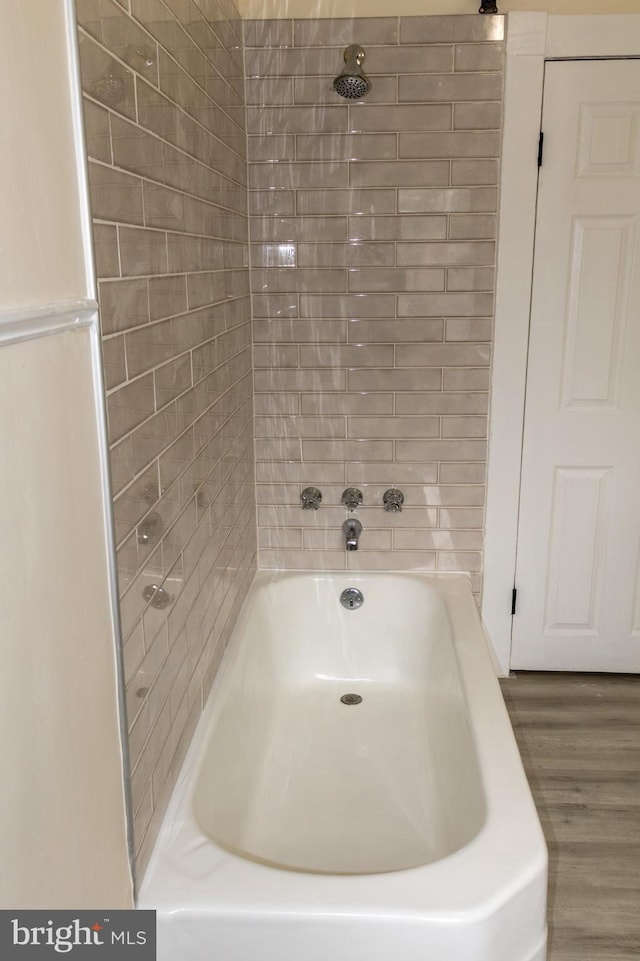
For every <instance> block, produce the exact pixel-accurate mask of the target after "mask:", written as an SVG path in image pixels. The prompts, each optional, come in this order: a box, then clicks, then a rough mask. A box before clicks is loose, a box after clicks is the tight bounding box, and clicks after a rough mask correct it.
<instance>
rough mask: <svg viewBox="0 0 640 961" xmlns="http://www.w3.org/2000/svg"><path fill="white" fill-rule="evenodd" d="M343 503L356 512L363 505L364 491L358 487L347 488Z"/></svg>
mask: <svg viewBox="0 0 640 961" xmlns="http://www.w3.org/2000/svg"><path fill="white" fill-rule="evenodd" d="M341 503H342V504H344V506H345V507H346V508H347V509H348V510H350V511H355V510H356V508H358V507H360V505H361V504H362V491H361V490H358V488H357V487H347V489H346V490H344V491H343V492H342V498H341Z"/></svg>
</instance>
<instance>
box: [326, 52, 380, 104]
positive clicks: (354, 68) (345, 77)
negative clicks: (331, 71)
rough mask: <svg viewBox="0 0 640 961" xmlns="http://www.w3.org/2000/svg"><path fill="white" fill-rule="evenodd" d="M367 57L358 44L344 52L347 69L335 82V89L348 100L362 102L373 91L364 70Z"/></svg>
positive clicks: (345, 68)
mask: <svg viewBox="0 0 640 961" xmlns="http://www.w3.org/2000/svg"><path fill="white" fill-rule="evenodd" d="M365 56H366V54H365V52H364V50H363V49H362V47H360V46H358V44H357V43H352V44H351V46H350V47H347V49H346V50H345V52H344V63H345V67H344V70H343V71H342V73H340V74H338V76H337V77H336V79H335V80H334V81H333V89H334V90H335V92H336V93H337V94H340V96H341V97H345V98H346V99H347V100H362V98H363V97H365V96H366V95H367V93H368V92H369V90H370V89H371V82H370V80H369V78H368V77H367V76H366V75H365V72H364V70H363V69H362V62H363V60H364V58H365Z"/></svg>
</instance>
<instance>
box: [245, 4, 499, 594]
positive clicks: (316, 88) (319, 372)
mask: <svg viewBox="0 0 640 961" xmlns="http://www.w3.org/2000/svg"><path fill="white" fill-rule="evenodd" d="M503 34H504V18H503V17H500V16H498V17H496V16H477V15H473V16H452V17H407V18H396V17H389V18H380V19H358V20H294V21H291V20H278V21H249V22H246V23H245V44H246V52H245V58H246V73H247V86H246V94H247V104H248V133H249V160H250V179H249V185H250V210H251V214H252V216H251V241H252V246H251V263H252V290H253V312H254V343H255V346H254V365H255V391H256V393H255V405H256V435H257V439H256V459H257V464H256V470H257V479H258V485H257V496H258V504H259V507H258V526H259V543H260V565H261V566H262V567H267V568H270V567H283V568H308V567H312V568H329V569H341V568H344V567H345V566H347V565H348V567H349V569H359V568H364V569H385V568H390V569H423V570H424V569H427V570H432V569H436V570H439V571H452V570H455V571H459V570H462V571H469V572H471V573H472V577H473V581H474V586H475V588H476V589H479V587H480V572H481V567H482V562H481V558H482V532H483V519H484V499H485V487H484V484H485V459H486V436H487V407H488V396H489V395H488V390H489V364H490V359H491V334H492V316H493V293H494V262H495V240H496V209H497V184H498V156H499V149H500V127H501V116H502V105H501V99H502V80H503V78H502V70H503V43H502V41H503ZM351 43H358V44H360V45H361V46H363V47H364V48H365V51H366V60H365V63H364V67H365V70H366V73H367V74H368V75H369V77H370V79H371V80H372V88H371V91H370V93H369V95H368V96H367V98H366V100H365V101H364V102H349V101H346V100H343V99H341V98H340V97H339V96H338V95H337V94H336V93H335V92H334V91H333V89H332V80H333V78H334V77H335V75H336V74H337V73H338V72H339V71H340V69H341V67H342V66H343V51H344V48H345V46H346V45H348V44H351ZM306 485H314V486H317V487H320V488H321V490H322V493H323V502H322V506H321V508H320V510H319V511H317V512H315V511H304V512H303V511H302V510H301V509H300V500H299V498H300V491H301V489H302V488H303V487H304V486H306ZM347 485H356V486H358V487H360V488H361V489H362V490H363V493H364V505H363V507H362V508H361V509H360V510H359V511H358V515H357V516H358V517H359V518H360V520H361V521H362V523H363V526H364V530H363V533H362V536H361V542H360V550H359V551H358V552H357V553H349V554H347V553H346V552H345V550H344V547H343V544H342V539H341V533H340V527H341V524H342V522H343V520H344V518H345V510H344V508H342V507H340V506H339V505H340V495H341V493H342V490H343V488H344V487H345V486H347ZM391 486H397V487H400V488H401V489H402V490H403V491H404V494H405V498H406V499H405V508H404V510H403V512H402V513H401V514H387V513H385V512H384V510H383V508H382V494H383V492H384V490H385V489H386V488H387V487H391Z"/></svg>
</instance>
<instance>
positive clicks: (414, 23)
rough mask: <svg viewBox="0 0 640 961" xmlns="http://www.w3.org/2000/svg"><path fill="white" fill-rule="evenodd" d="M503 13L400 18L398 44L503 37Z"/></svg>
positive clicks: (478, 40) (459, 41)
mask: <svg viewBox="0 0 640 961" xmlns="http://www.w3.org/2000/svg"><path fill="white" fill-rule="evenodd" d="M504 25H505V18H504V16H500V15H498V16H484V17H479V16H477V15H467V16H464V15H462V16H460V15H456V16H435V17H402V18H401V20H400V43H401V44H404V43H407V44H409V43H427V44H428V43H463V42H467V43H473V42H483V41H489V40H504V32H505V31H504Z"/></svg>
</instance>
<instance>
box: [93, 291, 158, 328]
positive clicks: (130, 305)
mask: <svg viewBox="0 0 640 961" xmlns="http://www.w3.org/2000/svg"><path fill="white" fill-rule="evenodd" d="M98 299H99V302H100V322H101V325H102V331H103V333H104V334H113V333H116V332H117V331H123V330H128V329H129V328H131V327H138V326H139V325H140V324H147V323H149V289H148V284H147V281H146V280H112V281H101V283H100V284H99V296H98Z"/></svg>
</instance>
